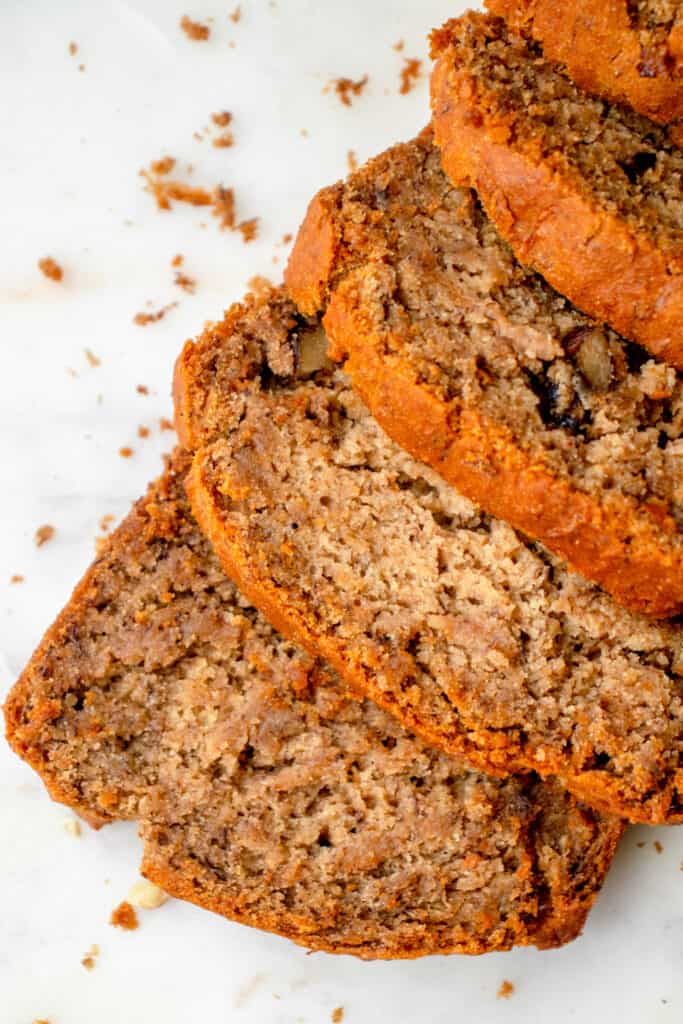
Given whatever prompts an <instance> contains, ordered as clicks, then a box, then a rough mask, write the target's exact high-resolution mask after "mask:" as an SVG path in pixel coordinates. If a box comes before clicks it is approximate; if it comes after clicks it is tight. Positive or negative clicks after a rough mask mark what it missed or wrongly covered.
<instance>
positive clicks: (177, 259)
mask: <svg viewBox="0 0 683 1024" xmlns="http://www.w3.org/2000/svg"><path fill="white" fill-rule="evenodd" d="M184 259H185V257H184V256H183V254H182V253H180V252H177V253H176V254H175V256H174V257H173V259H172V260H171V266H172V267H182V265H183V261H184Z"/></svg>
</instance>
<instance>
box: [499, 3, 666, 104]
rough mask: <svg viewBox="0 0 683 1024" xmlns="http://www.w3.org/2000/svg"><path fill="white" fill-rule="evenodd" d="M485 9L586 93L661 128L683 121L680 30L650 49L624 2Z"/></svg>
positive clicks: (501, 6)
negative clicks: (526, 39) (537, 44)
mask: <svg viewBox="0 0 683 1024" xmlns="http://www.w3.org/2000/svg"><path fill="white" fill-rule="evenodd" d="M486 6H487V7H488V9H489V10H490V11H491V12H492V13H493V14H497V15H500V16H501V17H503V18H505V20H506V21H507V22H508V24H509V25H510V27H511V28H513V29H514V30H515V31H516V32H524V33H528V34H529V35H531V36H532V37H533V38H534V39H537V40H538V41H539V42H540V43H541V44H542V45H543V49H544V52H545V55H546V56H547V57H548V58H549V59H550V60H553V61H556V62H557V63H559V64H563V65H564V66H565V67H566V69H567V71H568V72H569V74H570V75H571V77H572V78H573V79H574V81H575V82H576V83H577V85H580V86H581V88H582V89H585V90H586V91H587V92H590V93H594V94H596V95H598V96H603V97H606V98H607V99H609V100H611V101H613V102H616V103H624V104H627V105H628V106H631V107H633V108H634V110H637V111H639V112H640V113H641V114H644V115H645V116H646V117H649V118H651V119H652V120H653V121H657V122H659V123H660V124H670V123H672V122H675V121H680V120H681V119H682V118H683V61H682V60H681V57H682V56H683V55H682V54H681V35H682V34H683V32H682V30H681V27H680V26H678V27H677V26H674V27H673V28H672V30H671V32H669V33H667V34H666V35H665V36H663V37H662V39H661V41H659V42H658V43H655V42H654V40H653V42H652V44H648V42H645V41H643V40H641V37H640V34H639V32H638V31H637V30H636V28H634V27H633V25H632V23H631V21H630V19H629V14H628V7H627V2H626V0H601V2H600V3H596V2H595V0H559V2H558V0H487V2H486Z"/></svg>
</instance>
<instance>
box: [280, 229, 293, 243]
mask: <svg viewBox="0 0 683 1024" xmlns="http://www.w3.org/2000/svg"><path fill="white" fill-rule="evenodd" d="M293 237H294V236H293V235H292V233H291V231H287V232H286V234H284V235H283V236H282V244H283V245H289V243H290V242H291V241H292V238H293Z"/></svg>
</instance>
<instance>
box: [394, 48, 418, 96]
mask: <svg viewBox="0 0 683 1024" xmlns="http://www.w3.org/2000/svg"><path fill="white" fill-rule="evenodd" d="M421 69H422V61H421V60H417V58H415V57H405V58H404V61H403V67H402V68H401V76H400V77H401V86H400V88H399V90H398V91H399V93H400V94H401V96H405V95H407V93H409V92H410V91H411V90H412V88H413V86H414V85H415V83H416V82H417V80H418V78H421V77H422V70H421Z"/></svg>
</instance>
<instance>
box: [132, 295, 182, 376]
mask: <svg viewBox="0 0 683 1024" xmlns="http://www.w3.org/2000/svg"><path fill="white" fill-rule="evenodd" d="M177 305H178V303H177V302H169V304H168V305H167V306H162V307H161V309H157V310H156V312H154V313H136V314H135V316H134V317H133V323H134V324H138V326H140V327H146V326H147V324H155V323H157V321H158V320H163V318H164V317H165V316H166V314H167V313H168V311H169V309H173V308H174V307H175V306H177ZM140 387H141V385H138V388H137V390H138V391H140ZM140 394H141V395H147V394H149V391H146V390H145V391H140Z"/></svg>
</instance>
